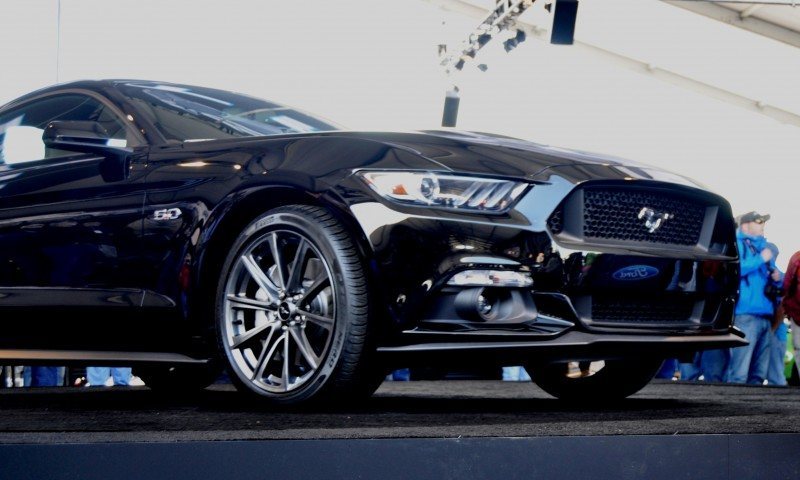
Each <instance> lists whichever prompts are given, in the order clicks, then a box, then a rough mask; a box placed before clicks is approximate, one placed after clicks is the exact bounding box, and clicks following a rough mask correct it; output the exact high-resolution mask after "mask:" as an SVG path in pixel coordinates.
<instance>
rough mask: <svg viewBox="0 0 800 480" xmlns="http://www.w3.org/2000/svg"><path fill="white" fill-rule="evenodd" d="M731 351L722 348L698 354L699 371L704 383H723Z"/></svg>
mask: <svg viewBox="0 0 800 480" xmlns="http://www.w3.org/2000/svg"><path fill="white" fill-rule="evenodd" d="M730 358H731V350H730V349H729V348H722V349H716V350H706V351H704V352H701V353H700V370H701V371H702V373H703V379H704V380H705V381H706V382H724V381H725V371H726V370H727V369H728V362H730Z"/></svg>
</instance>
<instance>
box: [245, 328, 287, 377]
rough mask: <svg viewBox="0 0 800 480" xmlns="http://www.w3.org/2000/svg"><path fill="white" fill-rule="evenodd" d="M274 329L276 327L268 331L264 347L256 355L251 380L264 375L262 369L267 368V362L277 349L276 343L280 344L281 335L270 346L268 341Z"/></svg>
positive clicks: (275, 329)
mask: <svg viewBox="0 0 800 480" xmlns="http://www.w3.org/2000/svg"><path fill="white" fill-rule="evenodd" d="M276 331H278V329H277V328H272V329H271V330H270V331H269V335H268V336H267V340H266V341H265V342H264V348H263V349H262V350H261V355H259V356H258V361H257V362H256V366H255V368H253V376H252V377H251V380H255V379H257V378H261V377H262V376H264V369H266V368H267V364H268V363H269V361H270V359H271V358H272V357H274V356H275V351H276V350H277V349H278V345H280V344H281V341H280V340H281V337H278V341H277V342H275V343H273V344H272V346H270V342H271V341H272V336H273V335H274V334H275V332H276Z"/></svg>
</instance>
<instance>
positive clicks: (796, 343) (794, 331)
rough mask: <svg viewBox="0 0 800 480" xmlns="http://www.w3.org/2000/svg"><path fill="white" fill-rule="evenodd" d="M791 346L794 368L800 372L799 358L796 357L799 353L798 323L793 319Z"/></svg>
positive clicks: (799, 333)
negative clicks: (792, 348)
mask: <svg viewBox="0 0 800 480" xmlns="http://www.w3.org/2000/svg"><path fill="white" fill-rule="evenodd" d="M792 346H793V347H794V368H796V369H797V373H798V374H800V359H798V358H797V356H798V355H800V325H798V324H797V323H795V322H794V321H792Z"/></svg>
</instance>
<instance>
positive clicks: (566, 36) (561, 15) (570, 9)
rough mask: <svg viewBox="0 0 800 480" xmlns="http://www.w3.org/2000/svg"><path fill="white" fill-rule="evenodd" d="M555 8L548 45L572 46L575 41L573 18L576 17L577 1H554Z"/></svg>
mask: <svg viewBox="0 0 800 480" xmlns="http://www.w3.org/2000/svg"><path fill="white" fill-rule="evenodd" d="M555 7H556V8H555V13H554V14H553V30H552V34H551V35H550V43H552V44H554V45H572V44H573V43H574V41H575V18H576V17H577V16H578V0H556V5H555Z"/></svg>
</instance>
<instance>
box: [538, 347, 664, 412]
mask: <svg viewBox="0 0 800 480" xmlns="http://www.w3.org/2000/svg"><path fill="white" fill-rule="evenodd" d="M662 362H663V360H662V359H652V358H628V359H615V360H605V361H599V362H561V363H550V364H545V365H530V366H529V367H528V371H529V372H531V373H532V379H533V381H534V383H536V385H538V386H539V388H541V389H542V390H544V391H545V392H547V393H549V394H550V395H552V396H554V397H556V398H558V399H561V400H565V401H568V402H577V403H587V404H590V403H597V402H609V401H614V400H621V399H623V398H625V397H628V396H630V395H633V394H634V393H636V392H638V391H639V390H641V389H642V388H644V386H645V385H647V384H648V383H649V382H650V380H651V379H652V378H653V377H654V376H655V374H656V373H657V372H658V369H659V368H660V367H661V363H662Z"/></svg>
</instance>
